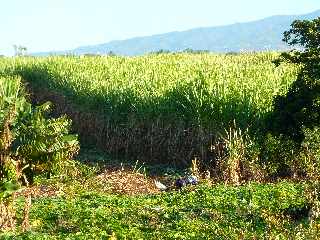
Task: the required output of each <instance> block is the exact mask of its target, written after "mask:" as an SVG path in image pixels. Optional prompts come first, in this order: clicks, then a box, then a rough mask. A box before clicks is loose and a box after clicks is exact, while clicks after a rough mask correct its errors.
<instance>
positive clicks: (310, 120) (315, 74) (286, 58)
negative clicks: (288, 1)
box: [270, 18, 320, 142]
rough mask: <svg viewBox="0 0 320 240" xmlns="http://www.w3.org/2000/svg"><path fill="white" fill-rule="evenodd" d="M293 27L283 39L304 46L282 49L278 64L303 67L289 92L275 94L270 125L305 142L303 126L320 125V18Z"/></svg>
mask: <svg viewBox="0 0 320 240" xmlns="http://www.w3.org/2000/svg"><path fill="white" fill-rule="evenodd" d="M291 27H292V28H291V29H290V30H289V31H286V32H285V33H284V39H283V41H285V42H286V43H288V44H289V45H294V46H298V47H300V48H302V49H301V50H292V51H290V52H285V53H282V54H281V56H280V58H279V59H277V60H276V61H275V64H276V65H279V64H280V63H281V62H288V63H293V64H298V65H299V66H300V67H301V69H300V72H299V74H298V76H297V79H296V81H295V82H294V83H293V84H292V86H291V87H290V89H289V91H288V93H287V94H286V95H285V96H278V97H276V98H275V101H274V112H273V114H272V117H271V120H270V123H271V124H270V125H271V129H272V131H273V132H274V133H276V134H284V135H286V136H289V137H290V138H292V139H293V140H295V141H298V142H301V141H302V140H303V138H304V134H303V127H307V128H314V127H316V126H319V125H320V18H317V19H314V20H312V21H307V20H305V21H298V20H297V21H294V22H293V23H292V25H291Z"/></svg>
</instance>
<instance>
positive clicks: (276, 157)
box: [261, 134, 300, 178]
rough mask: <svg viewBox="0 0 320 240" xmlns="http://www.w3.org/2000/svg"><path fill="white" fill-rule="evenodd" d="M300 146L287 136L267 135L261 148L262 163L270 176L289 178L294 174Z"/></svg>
mask: <svg viewBox="0 0 320 240" xmlns="http://www.w3.org/2000/svg"><path fill="white" fill-rule="evenodd" d="M299 150H300V148H299V144H297V143H296V142H294V141H292V140H291V139H289V138H288V137H286V136H283V135H280V136H272V135H271V134H267V136H266V137H265V140H264V142H263V144H262V146H261V161H262V165H264V166H265V167H266V170H267V173H268V176H269V177H271V178H276V177H279V176H280V177H289V176H291V175H292V174H293V173H294V170H295V169H292V166H293V165H294V160H295V159H296V157H297V155H298V153H299Z"/></svg>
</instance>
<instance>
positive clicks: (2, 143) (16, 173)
mask: <svg viewBox="0 0 320 240" xmlns="http://www.w3.org/2000/svg"><path fill="white" fill-rule="evenodd" d="M0 93H1V95H0V170H1V172H0V174H1V175H0V183H1V184H5V183H6V182H13V183H14V182H18V181H19V180H22V181H23V182H24V183H25V184H28V183H32V182H33V177H34V175H35V173H36V172H37V170H39V169H41V170H42V171H45V172H47V173H48V174H50V173H51V172H54V171H55V170H56V171H59V169H61V167H62V166H63V165H64V163H65V162H66V161H68V160H69V159H71V158H72V156H73V155H74V154H75V153H76V152H77V151H78V148H79V146H78V141H77V136H75V135H69V130H70V126H71V123H70V121H69V120H68V119H67V118H66V117H60V118H51V119H50V118H48V117H47V116H46V113H47V112H48V111H49V109H50V103H44V104H42V105H40V106H37V107H33V106H32V105H31V104H30V103H28V102H27V101H26V98H25V92H24V89H23V87H22V86H21V80H20V78H18V77H15V78H14V77H7V78H5V77H3V78H0Z"/></svg>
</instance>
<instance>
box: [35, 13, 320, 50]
mask: <svg viewBox="0 0 320 240" xmlns="http://www.w3.org/2000/svg"><path fill="white" fill-rule="evenodd" d="M316 17H320V9H319V10H316V11H313V12H311V13H307V14H302V15H275V16H270V17H266V18H263V19H259V20H255V21H250V22H242V23H233V24H228V25H221V26H214V27H198V28H191V29H188V30H184V31H172V32H167V33H161V34H155V35H149V36H138V37H133V38H129V39H124V40H112V41H109V42H107V43H101V44H95V45H87V46H80V47H77V48H75V49H73V50H66V51H54V52H40V53H34V54H32V55H37V56H46V55H60V54H75V55H82V54H108V53H110V52H112V53H114V54H119V55H127V56H134V55H143V54H146V53H150V52H157V51H159V50H167V51H172V52H177V51H183V50H185V49H193V50H206V51H210V52H217V53H226V52H240V51H283V50H287V49H289V47H288V46H287V45H285V43H283V42H282V40H281V39H282V33H283V32H284V31H285V30H288V29H289V28H290V24H291V23H292V21H294V20H295V19H300V20H310V19H313V18H316Z"/></svg>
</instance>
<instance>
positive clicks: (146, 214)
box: [1, 153, 320, 239]
mask: <svg viewBox="0 0 320 240" xmlns="http://www.w3.org/2000/svg"><path fill="white" fill-rule="evenodd" d="M84 154H86V153H84ZM102 157H103V156H101V155H98V158H102ZM106 161H108V160H106ZM112 165H113V166H115V163H112ZM122 169H123V170H122ZM78 170H79V174H78V175H77V176H76V177H73V178H70V177H66V176H60V177H56V178H52V179H50V180H44V179H42V178H37V179H36V185H35V186H33V187H32V188H31V190H32V191H33V198H32V207H31V210H30V231H28V232H24V233H23V232H19V231H16V232H15V233H6V234H2V235H1V238H2V239H12V238H14V239H312V238H313V239H315V237H317V236H318V234H319V232H318V230H320V224H319V222H313V223H312V224H310V222H309V221H308V211H309V208H310V205H309V202H308V198H307V197H306V195H305V192H306V189H307V188H308V184H307V183H303V182H300V183H294V182H290V181H280V182H277V183H253V182H252V183H247V184H245V185H242V186H231V185H225V184H222V183H213V182H209V181H203V182H202V183H201V184H200V185H197V186H193V187H188V188H184V189H183V190H181V191H178V190H172V191H170V192H159V191H156V190H155V191H154V190H152V188H151V190H150V191H147V192H145V189H143V190H142V191H141V187H143V186H142V185H144V186H145V187H146V188H148V187H150V186H152V184H151V183H152V180H153V178H157V176H155V175H153V176H152V177H151V176H149V175H148V174H147V173H148V170H149V169H148V167H147V168H146V170H145V171H141V169H140V170H139V171H137V168H136V167H132V168H128V166H123V165H122V166H121V165H118V169H115V168H114V169H113V175H112V174H109V175H107V176H105V178H104V179H101V176H102V175H103V172H104V170H103V169H102V168H101V167H97V166H96V167H90V168H88V167H87V166H84V165H81V164H79V167H78ZM110 171H111V170H110ZM119 171H121V176H119V178H118V179H119V181H124V182H125V181H128V185H121V184H120V185H117V183H116V182H115V178H116V175H115V173H117V172H119ZM163 171H166V169H163ZM167 171H169V172H170V169H169V170H168V169H167ZM108 176H109V177H110V178H112V176H113V179H108ZM133 176H134V178H133ZM169 177H170V174H169V176H168V178H169ZM171 177H172V176H171ZM99 178H100V180H99ZM108 180H109V181H108ZM129 181H131V185H130V183H129ZM132 183H136V184H137V185H139V186H140V188H136V186H134V184H132ZM114 186H116V187H117V188H114ZM119 186H120V187H121V186H122V188H123V190H125V188H127V190H128V188H131V193H130V194H128V192H126V191H123V192H121V191H119ZM129 190H130V189H129ZM23 191H28V189H25V190H23ZM23 191H22V192H21V193H20V197H19V196H18V197H17V202H18V204H17V207H18V208H19V207H22V206H20V205H19V201H20V200H19V199H20V198H21V201H22V198H23V195H24V194H23Z"/></svg>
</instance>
